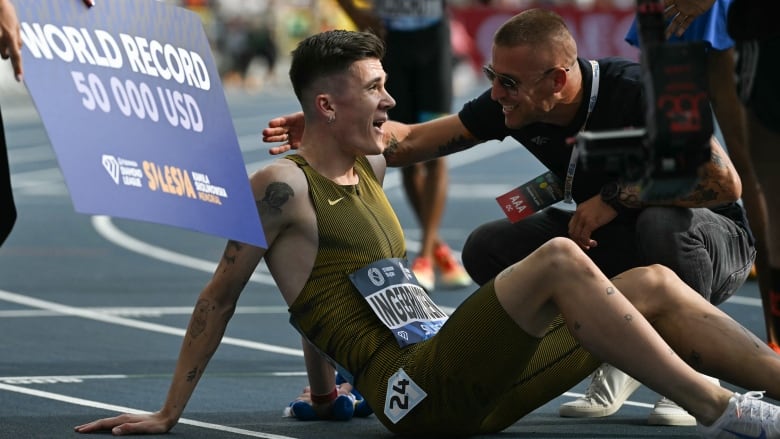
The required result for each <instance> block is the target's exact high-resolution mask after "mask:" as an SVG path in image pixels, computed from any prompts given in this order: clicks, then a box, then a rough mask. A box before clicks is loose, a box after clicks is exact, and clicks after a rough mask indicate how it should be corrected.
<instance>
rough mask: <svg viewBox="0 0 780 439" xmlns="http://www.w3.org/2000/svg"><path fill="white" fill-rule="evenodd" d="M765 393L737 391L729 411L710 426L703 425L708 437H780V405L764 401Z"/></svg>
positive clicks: (761, 438) (702, 434) (703, 433)
mask: <svg viewBox="0 0 780 439" xmlns="http://www.w3.org/2000/svg"><path fill="white" fill-rule="evenodd" d="M763 397H764V392H748V393H746V394H744V395H740V394H739V393H734V396H732V397H731V399H730V400H729V405H728V406H727V407H726V410H725V411H724V412H723V414H722V415H721V416H720V418H718V420H717V421H715V422H713V423H712V425H710V426H709V427H705V426H703V425H701V424H699V427H698V428H699V434H701V436H702V437H705V438H722V439H736V438H754V439H778V438H780V407H778V406H776V405H772V404H770V403H768V402H764V401H761V398H763Z"/></svg>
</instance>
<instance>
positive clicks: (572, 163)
mask: <svg viewBox="0 0 780 439" xmlns="http://www.w3.org/2000/svg"><path fill="white" fill-rule="evenodd" d="M590 65H591V68H592V69H593V82H591V84H590V100H589V101H588V114H587V115H586V116H585V122H583V123H582V128H580V131H582V130H584V129H585V126H586V125H587V124H588V119H590V114H591V113H593V107H595V106H596V99H597V98H598V97H599V76H600V73H601V71H600V68H599V62H598V61H595V60H590ZM579 156H580V151H579V150H578V149H577V145H576V144H575V145H572V147H571V157H569V167H568V168H567V169H566V183H565V185H564V188H563V202H564V203H570V204H571V202H572V196H571V187H572V184H573V183H574V172H575V171H576V170H577V160H578V159H579Z"/></svg>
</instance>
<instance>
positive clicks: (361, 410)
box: [336, 372, 374, 418]
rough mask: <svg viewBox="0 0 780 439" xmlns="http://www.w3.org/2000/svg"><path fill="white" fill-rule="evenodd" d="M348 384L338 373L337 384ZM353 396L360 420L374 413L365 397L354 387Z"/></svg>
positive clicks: (356, 414) (356, 412) (356, 413)
mask: <svg viewBox="0 0 780 439" xmlns="http://www.w3.org/2000/svg"><path fill="white" fill-rule="evenodd" d="M346 382H347V380H345V379H344V377H343V376H341V374H340V373H338V372H336V384H338V385H341V384H344V383H346ZM352 395H354V396H355V416H357V417H358V418H365V417H368V416H371V415H372V414H373V413H374V410H373V409H372V408H371V406H370V405H368V402H367V401H366V400H365V398H363V395H361V394H360V392H359V391H358V389H356V388H355V387H354V386H353V387H352Z"/></svg>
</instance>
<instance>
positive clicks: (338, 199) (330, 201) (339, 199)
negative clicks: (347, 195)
mask: <svg viewBox="0 0 780 439" xmlns="http://www.w3.org/2000/svg"><path fill="white" fill-rule="evenodd" d="M343 199H344V197H341V198H337V199H335V200H331V199H330V198H328V204H330V205H331V206H335V205H336V203H338V202H339V201H341V200H343Z"/></svg>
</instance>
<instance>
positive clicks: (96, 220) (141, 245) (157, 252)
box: [92, 215, 275, 285]
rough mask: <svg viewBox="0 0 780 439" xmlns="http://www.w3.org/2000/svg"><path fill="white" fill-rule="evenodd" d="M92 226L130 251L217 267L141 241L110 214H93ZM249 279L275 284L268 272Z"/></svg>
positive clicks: (192, 265)
mask: <svg viewBox="0 0 780 439" xmlns="http://www.w3.org/2000/svg"><path fill="white" fill-rule="evenodd" d="M92 226H93V227H94V228H95V230H96V231H97V232H98V234H99V235H100V236H102V237H103V238H105V239H106V240H108V241H109V242H112V243H114V244H116V245H118V246H119V247H122V248H126V249H128V250H130V251H133V252H136V253H140V254H142V255H146V256H148V257H150V258H153V259H157V260H160V261H164V262H170V263H172V264H177V265H182V266H185V267H190V268H193V269H196V270H200V271H205V272H207V273H213V272H214V270H216V268H217V263H216V262H213V261H207V260H205V259H198V258H194V257H192V256H187V255H183V254H181V253H176V252H173V251H170V250H167V249H164V248H162V247H157V246H154V245H151V244H149V243H147V242H144V241H141V240H140V239H136V238H133V237H132V236H130V235H128V234H127V233H125V232H123V231H121V230H119V229H118V228H117V227H116V226H114V224H113V223H112V222H111V218H110V217H108V216H105V215H97V216H93V217H92ZM262 267H263V268H265V266H264V265H262ZM259 268H260V266H258V269H259ZM249 280H250V281H251V282H258V283H263V284H267V285H275V283H274V279H273V277H271V275H270V274H266V273H257V272H255V273H254V274H252V277H251V278H250V279H249Z"/></svg>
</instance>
